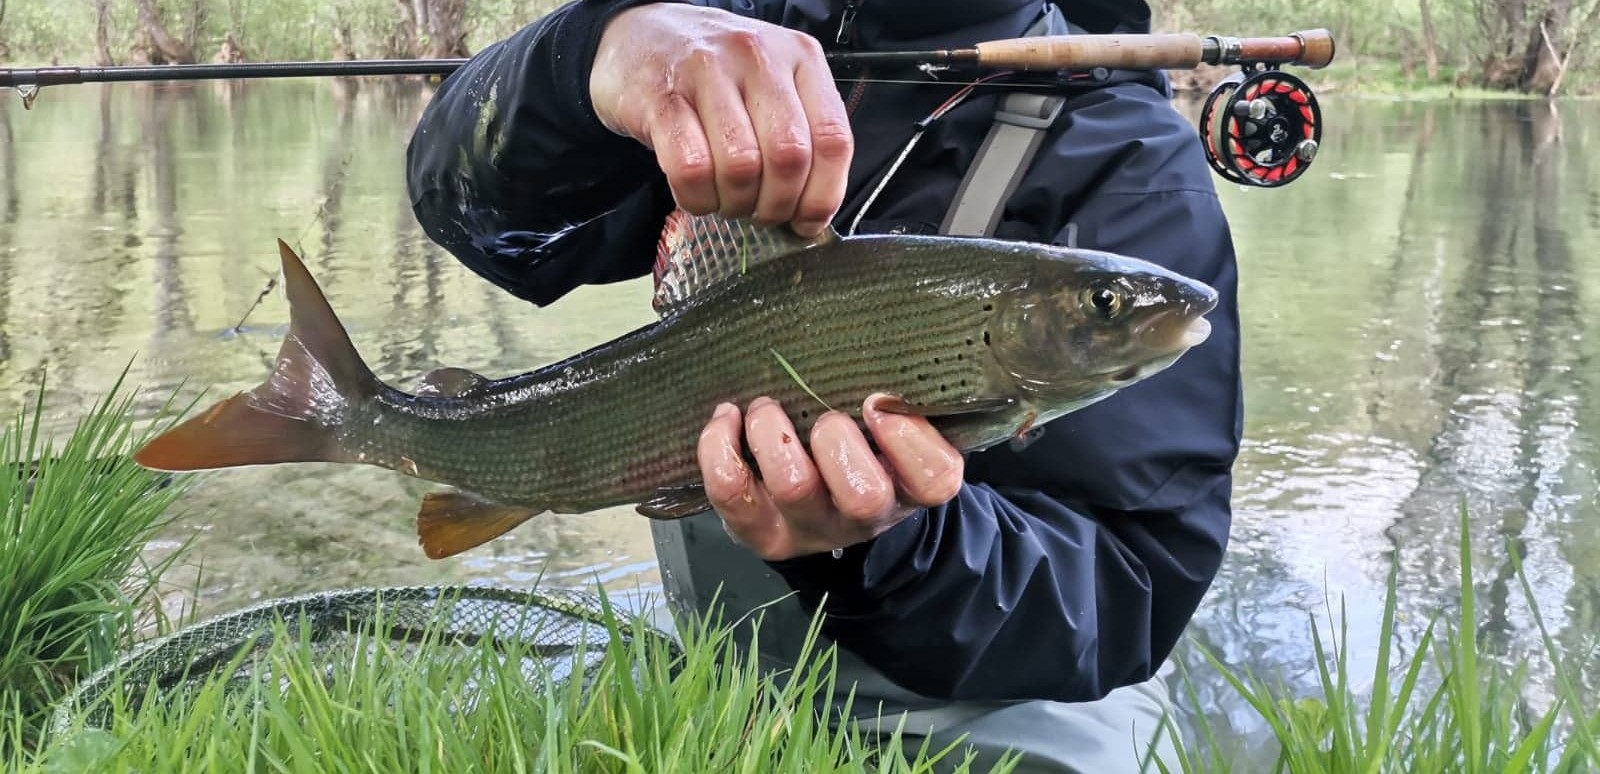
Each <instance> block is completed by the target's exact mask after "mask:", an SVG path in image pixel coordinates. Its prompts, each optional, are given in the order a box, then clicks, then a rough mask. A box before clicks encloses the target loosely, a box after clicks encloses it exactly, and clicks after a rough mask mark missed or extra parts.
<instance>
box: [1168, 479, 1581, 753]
mask: <svg viewBox="0 0 1600 774" xmlns="http://www.w3.org/2000/svg"><path fill="white" fill-rule="evenodd" d="M1460 523H1461V537H1460V541H1459V552H1458V556H1459V561H1460V567H1461V576H1460V577H1461V580H1460V594H1461V602H1460V610H1459V616H1458V621H1459V623H1451V622H1450V621H1449V619H1447V618H1435V620H1434V621H1433V622H1432V623H1430V624H1429V625H1428V627H1427V628H1426V629H1425V631H1424V632H1423V635H1422V637H1421V638H1420V639H1419V641H1418V642H1417V644H1416V648H1415V653H1414V654H1413V655H1412V656H1411V658H1410V659H1409V663H1405V664H1402V665H1398V666H1394V665H1392V659H1393V656H1394V652H1393V648H1394V645H1395V644H1396V638H1395V609H1396V601H1397V591H1396V589H1397V578H1398V573H1399V566H1400V563H1399V560H1398V557H1396V558H1395V559H1394V561H1393V563H1392V564H1391V569H1390V574H1389V583H1388V589H1389V591H1388V595H1387V599H1386V601H1385V605H1384V611H1383V624H1382V628H1381V636H1382V638H1383V639H1382V641H1381V642H1380V643H1379V650H1378V658H1377V663H1376V665H1375V667H1374V670H1373V674H1372V676H1371V681H1370V696H1369V698H1368V699H1367V701H1366V702H1365V704H1363V701H1362V700H1361V698H1360V697H1359V696H1358V695H1357V690H1356V686H1355V685H1354V684H1353V683H1352V680H1351V677H1350V674H1349V671H1348V669H1347V666H1348V662H1347V657H1348V649H1347V648H1345V647H1342V646H1341V641H1343V640H1344V639H1345V637H1344V631H1345V630H1344V628H1343V626H1342V625H1341V627H1340V632H1341V633H1340V636H1339V637H1337V638H1334V639H1333V641H1332V642H1331V643H1328V644H1325V643H1324V642H1323V637H1322V634H1321V632H1320V631H1319V630H1318V628H1317V626H1316V622H1315V621H1313V622H1312V626H1311V635H1312V638H1313V643H1314V646H1315V653H1316V662H1317V667H1318V670H1319V672H1318V675H1319V678H1320V682H1321V686H1322V695H1321V696H1320V697H1311V696H1305V697H1293V696H1291V695H1289V691H1288V690H1287V689H1286V688H1284V687H1283V685H1282V684H1280V683H1276V682H1273V681H1268V680H1264V679H1262V678H1259V677H1256V676H1255V675H1248V674H1247V675H1241V674H1239V673H1238V672H1236V671H1235V670H1233V669H1231V668H1230V667H1229V666H1228V665H1227V664H1225V663H1223V662H1222V661H1221V660H1219V659H1218V658H1217V657H1216V656H1214V655H1213V654H1211V653H1210V652H1209V651H1206V650H1205V649H1204V648H1200V650H1201V652H1202V654H1203V655H1204V656H1205V659H1206V662H1207V663H1208V664H1209V665H1210V666H1211V667H1212V668H1214V669H1216V670H1217V671H1218V672H1219V673H1220V674H1221V675H1222V676H1223V677H1224V679H1226V680H1227V682H1228V684H1229V685H1230V686H1232V688H1233V689H1234V690H1235V691H1236V692H1237V693H1238V694H1239V695H1240V696H1241V697H1243V698H1244V699H1245V701H1246V702H1247V703H1248V704H1249V705H1250V707H1251V708H1252V709H1254V710H1255V711H1256V712H1257V713H1259V714H1260V716H1261V717H1262V718H1264V719H1265V720H1266V722H1267V724H1268V726H1269V727H1270V728H1271V730H1272V733H1273V736H1274V737H1275V739H1276V741H1277V743H1278V746H1279V755H1278V767H1277V770H1278V771H1293V772H1318V773H1321V772H1329V773H1332V772H1350V773H1351V774H1357V773H1360V774H1379V772H1412V771H1459V772H1467V773H1468V774H1476V773H1477V772H1488V771H1495V772H1506V773H1507V774H1511V773H1513V772H1534V771H1537V772H1547V771H1548V772H1562V773H1563V774H1565V772H1574V771H1590V770H1593V768H1594V767H1595V766H1600V747H1597V746H1596V741H1595V734H1596V730H1597V729H1600V708H1586V707H1585V706H1584V703H1583V700H1582V697H1581V696H1580V695H1579V694H1578V692H1577V689H1576V687H1575V685H1576V684H1575V681H1574V680H1573V678H1572V676H1571V675H1569V674H1568V671H1567V670H1566V668H1565V667H1564V665H1563V662H1562V656H1561V654H1560V652H1559V651H1558V650H1557V649H1556V646H1555V642H1554V640H1552V639H1551V638H1550V636H1549V634H1548V632H1546V631H1545V628H1544V624H1543V621H1542V620H1540V619H1539V613H1538V605H1537V600H1536V599H1535V597H1534V595H1533V590H1532V588H1531V587H1529V586H1528V582H1527V579H1526V577H1525V576H1524V575H1523V574H1522V569H1521V565H1520V564H1518V565H1517V568H1516V569H1517V576H1518V578H1519V579H1521V581H1522V586H1523V591H1524V593H1525V594H1526V596H1527V602H1528V605H1529V608H1530V609H1531V610H1532V611H1533V614H1534V616H1535V618H1536V620H1539V629H1540V631H1541V632H1542V633H1544V645H1545V655H1546V656H1547V657H1548V658H1549V659H1550V662H1551V664H1552V665H1553V667H1554V669H1555V672H1556V678H1557V683H1558V686H1559V688H1560V691H1559V694H1558V696H1557V698H1556V700H1555V701H1554V702H1553V703H1552V705H1551V706H1550V707H1549V708H1548V709H1546V710H1544V711H1543V712H1536V711H1535V710H1533V709H1532V708H1531V707H1529V706H1527V704H1526V703H1525V702H1524V701H1523V699H1522V698H1521V690H1520V689H1521V686H1522V685H1523V682H1524V681H1523V679H1522V678H1523V674H1522V672H1523V671H1524V668H1525V665H1524V668H1519V669H1518V670H1516V671H1514V672H1509V673H1508V670H1505V669H1500V668H1496V667H1495V666H1494V663H1495V662H1492V661H1487V660H1484V659H1483V658H1482V652H1481V650H1480V643H1479V641H1478V634H1477V629H1478V625H1479V621H1478V619H1477V598H1476V593H1475V592H1474V589H1473V584H1472V551H1471V540H1470V533H1469V521H1468V519H1467V514H1466V509H1465V507H1464V506H1463V508H1462V512H1461V521H1460ZM1345 613H1346V611H1345V610H1344V608H1343V605H1341V606H1340V619H1341V620H1347V617H1346V615H1345ZM1436 631H1437V632H1440V634H1439V635H1438V636H1435V632H1436ZM1197 647H1198V646H1197ZM1330 650H1331V653H1330ZM1430 666H1431V667H1432V668H1433V671H1432V672H1431V674H1432V675H1433V677H1432V678H1431V680H1430V678H1429V675H1430V673H1429V672H1428V671H1427V670H1428V668H1429V667H1430ZM1396 677H1398V680H1396V679H1395V678H1396ZM1430 681H1431V682H1432V683H1433V684H1434V686H1433V687H1432V688H1431V689H1430V688H1428V687H1427V686H1426V685H1425V683H1428V682H1430ZM1185 684H1186V686H1187V687H1188V689H1189V690H1188V696H1189V699H1190V705H1191V709H1192V710H1193V711H1194V712H1195V714H1196V716H1197V717H1198V718H1199V721H1198V725H1199V726H1200V736H1201V738H1202V739H1203V740H1205V741H1206V742H1207V744H1205V745H1198V746H1197V745H1195V744H1194V742H1192V741H1191V742H1189V744H1188V745H1185V747H1186V749H1184V751H1183V752H1182V758H1183V760H1182V761H1181V767H1182V770H1183V771H1185V772H1193V771H1223V770H1227V769H1229V768H1230V765H1229V764H1230V762H1229V761H1227V760H1226V759H1225V758H1224V757H1223V756H1224V753H1222V752H1221V751H1220V748H1219V747H1218V746H1217V745H1216V743H1215V738H1216V737H1215V734H1214V732H1213V731H1212V729H1211V727H1210V724H1209V722H1208V721H1207V720H1205V717H1206V716H1205V714H1204V707H1202V706H1200V703H1199V698H1198V694H1197V693H1196V692H1195V691H1194V690H1193V685H1192V683H1189V682H1188V680H1187V679H1186V680H1185ZM1563 734H1564V735H1565V736H1566V737H1568V738H1566V739H1561V738H1559V737H1560V736H1561V735H1563ZM1174 738H1175V739H1176V738H1177V736H1176V734H1175V733H1174ZM1180 744H1181V742H1180ZM1196 747H1198V749H1196Z"/></svg>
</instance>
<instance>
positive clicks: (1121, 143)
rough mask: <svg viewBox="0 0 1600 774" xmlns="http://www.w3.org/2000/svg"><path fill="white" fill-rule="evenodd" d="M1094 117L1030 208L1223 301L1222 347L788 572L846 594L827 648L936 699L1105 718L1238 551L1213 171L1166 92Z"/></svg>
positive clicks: (1064, 147)
mask: <svg viewBox="0 0 1600 774" xmlns="http://www.w3.org/2000/svg"><path fill="white" fill-rule="evenodd" d="M1075 103H1076V104H1074V105H1073V106H1072V107H1071V117H1070V118H1068V119H1065V120H1064V122H1063V123H1065V124H1067V128H1066V129H1065V130H1064V131H1063V132H1062V133H1061V134H1059V135H1058V136H1057V137H1056V138H1055V140H1056V141H1055V142H1053V143H1052V144H1050V145H1049V146H1047V147H1046V149H1045V150H1044V151H1043V152H1042V153H1041V154H1040V157H1039V161H1038V162H1037V163H1038V164H1041V165H1051V166H1050V168H1049V169H1048V170H1039V169H1037V168H1036V170H1035V172H1036V174H1034V175H1030V177H1032V178H1035V179H1042V180H1043V181H1044V182H1042V183H1039V184H1036V185H1037V188H1033V189H1030V188H1029V187H1028V186H1029V185H1035V184H1029V183H1025V184H1024V187H1023V188H1022V189H1019V191H1018V194H1017V197H1018V198H1014V199H1013V200H1012V204H1013V207H1017V206H1022V207H1029V206H1035V205H1037V206H1046V207H1061V206H1063V205H1062V203H1061V202H1060V199H1061V197H1063V196H1064V195H1065V196H1068V197H1069V198H1070V199H1072V202H1071V203H1072V205H1074V212H1073V215H1072V223H1073V225H1072V226H1070V227H1068V228H1067V229H1065V230H1064V231H1063V233H1062V234H1060V235H1059V236H1058V238H1057V239H1056V241H1057V242H1058V243H1065V242H1067V241H1068V240H1069V239H1072V240H1073V241H1075V242H1076V244H1077V245H1078V246H1081V247H1093V248H1100V249H1105V250H1110V251H1114V252H1120V253H1124V254H1127V255H1133V256H1138V257H1142V258H1146V259H1149V260H1152V261H1155V262H1157V263H1161V264H1164V265H1166V266H1169V267H1171V268H1173V269H1175V270H1177V271H1180V272H1183V273H1185V274H1188V275H1190V276H1193V277H1195V278H1197V279H1200V280H1203V281H1206V282H1209V283H1211V284H1212V285H1213V287H1215V288H1217V290H1218V291H1219V294H1220V296H1221V301H1220V303H1219V306H1218V307H1217V309H1216V310H1215V311H1213V312H1212V313H1211V314H1210V315H1209V316H1208V319H1209V320H1210V321H1211V322H1212V324H1213V328H1212V331H1213V332H1212V334H1211V337H1210V339H1209V340H1208V341H1207V342H1206V343H1204V344H1202V345H1201V346H1199V347H1196V348H1195V349H1193V350H1191V351H1190V352H1189V353H1187V354H1186V355H1185V356H1184V357H1182V358H1180V359H1179V361H1178V363H1177V364H1175V365H1174V366H1172V367H1171V368H1169V369H1168V370H1167V371H1166V372H1164V373H1161V374H1157V375H1156V376H1154V377H1152V378H1151V379H1149V380H1147V381H1144V382H1142V383H1139V384H1136V385H1133V386H1132V387H1129V388H1127V389H1125V390H1123V391H1122V392H1120V393H1118V394H1116V395H1114V396H1112V397H1111V398H1108V399H1107V400H1105V401H1102V402H1101V403H1098V404H1095V405H1093V406H1090V407H1088V408H1086V409H1083V410H1081V411H1079V412H1077V413H1074V414H1069V415H1067V416H1065V417H1062V418H1060V419H1058V420H1056V421H1054V422H1052V423H1050V424H1049V425H1047V426H1046V427H1045V430H1044V433H1043V435H1042V436H1040V437H1039V438H1038V440H1036V441H1035V442H1034V443H1033V444H1032V445H1030V446H1027V447H1026V448H1024V449H1023V450H1021V451H1015V450H1013V449H1010V448H1008V447H1007V446H1006V445H1002V446H1000V447H996V448H995V449H991V450H988V451H985V452H983V453H980V454H974V455H971V457H970V458H969V460H968V464H967V481H968V483H967V484H966V485H965V486H964V487H963V488H962V490H961V492H960V494H959V496H958V497H957V498H956V499H955V500H953V501H952V502H950V503H949V504H947V505H945V506H942V507H939V508H935V509H929V510H926V511H922V512H918V513H917V514H916V515H914V516H913V517H912V518H910V519H908V520H906V521H905V522H902V523H901V524H899V525H897V526H896V527H894V528H892V529H891V530H890V531H888V532H887V533H885V534H883V535H881V536H879V537H878V538H877V539H876V540H874V541H871V542H869V543H865V544H862V545H859V546H855V547H852V548H851V549H848V550H846V551H845V552H844V555H843V556H842V557H841V558H839V559H834V558H833V557H832V556H831V555H829V554H820V555H815V556H807V557H800V558H797V559H794V560H791V561H787V562H778V563H773V566H774V568H775V569H777V571H778V572H779V573H780V574H782V575H783V576H784V577H785V579H786V580H787V581H788V582H789V584H790V586H791V587H792V588H794V589H795V590H796V591H797V592H798V594H799V597H800V599H801V601H802V602H804V603H806V604H807V606H808V607H811V608H812V609H815V606H816V605H817V604H818V602H819V600H820V598H821V597H822V595H823V594H824V593H826V594H827V595H828V596H827V603H826V604H827V608H828V613H827V615H826V617H825V618H824V623H823V626H824V629H823V630H824V633H826V634H827V635H828V636H829V637H831V638H832V639H834V640H835V641H836V642H838V643H839V644H840V645H842V646H844V647H846V648H849V649H851V650H852V651H854V652H855V653H857V654H858V655H859V656H860V657H861V658H863V659H865V660H867V661H868V662H869V663H871V664H873V665H874V666H875V667H877V668H878V669H879V670H881V671H883V672H884V674H886V675H887V676H889V677H890V678H891V679H893V680H895V681H896V682H897V683H899V684H901V685H902V686H904V687H906V688H908V689H910V690H913V691H916V692H918V693H921V694H923V695H926V696H930V697H935V698H945V699H973V700H1022V699H1050V700H1057V701H1086V700H1094V699H1098V698H1100V697H1103V696H1104V695H1105V694H1107V693H1108V692H1110V691H1111V690H1113V689H1115V688H1118V687H1120V686H1123V685H1128V684H1131V683H1135V682H1138V681H1141V680H1144V679H1147V678H1148V677H1150V676H1151V675H1153V674H1154V673H1155V671H1156V669H1157V668H1159V666H1160V665H1161V663H1162V662H1163V661H1164V660H1165V659H1166V657H1167V655H1168V654H1169V652H1170V651H1171V649H1172V648H1173V646H1174V645H1175V644H1176V642H1177V640H1178V638H1179V636H1180V635H1181V634H1182V632H1183V630H1184V628H1185V627H1186V625H1187V624H1188V621H1189V619H1190V617H1191V616H1192V615H1193V613H1194V611H1195V609H1196V608H1197V606H1198V605H1199V602H1200V600H1201V598H1202V596H1203V595H1204V594H1205V592H1206V590H1207V588H1208V587H1209V585H1210V583H1211V581H1212V579H1213V577H1214V575H1215V573H1216V571H1217V569H1218V567H1219V566H1220V564H1221V561H1222V557H1223V553H1224V549H1225V546H1226V543H1227V535H1228V529H1229V524H1230V519H1231V512H1230V505H1229V499H1230V490H1231V469H1232V463H1233V460H1234V458H1235V456H1236V454H1237V451H1238V447H1239V439H1240V434H1241V429H1242V427H1241V414H1242V398H1241V391H1240V379H1239V361H1238V353H1239V341H1238V335H1239V334H1238V319H1237V306H1236V300H1235V286H1236V283H1235V265H1234V253H1233V248H1232V242H1231V237H1230V233H1229V229H1228V225H1227V222H1226V220H1225V218H1224V214H1223V211H1222V208H1221V206H1220V203H1219V201H1218V199H1217V197H1216V195H1215V189H1214V188H1213V185H1212V182H1211V179H1210V171H1209V169H1208V167H1207V166H1206V163H1205V161H1204V159H1203V157H1202V156H1201V155H1200V148H1199V144H1198V142H1197V140H1196V136H1195V133H1194V130H1193V128H1192V127H1191V126H1190V125H1189V124H1188V123H1187V122H1185V121H1184V120H1183V118H1182V117H1181V116H1180V115H1178V114H1177V113H1176V111H1174V110H1173V109H1172V108H1171V107H1170V106H1169V104H1168V103H1167V102H1166V98H1165V96H1164V95H1163V94H1161V93H1160V92H1158V91H1157V90H1155V89H1152V88H1149V87H1147V86H1140V85H1125V86H1117V87H1108V88H1105V89H1101V90H1099V91H1097V92H1094V93H1092V94H1090V95H1086V96H1083V97H1079V98H1077V99H1076V100H1075ZM1058 170H1059V174H1057V171H1058ZM1041 171H1043V172H1045V174H1038V173H1039V172H1041ZM1069 178H1070V179H1076V180H1084V181H1090V182H1088V183H1086V184H1084V186H1083V188H1081V189H1079V190H1082V191H1083V192H1082V194H1081V198H1079V197H1078V196H1074V195H1072V194H1064V193H1063V192H1062V191H1061V190H1060V189H1059V188H1056V189H1055V190H1050V188H1051V186H1052V184H1051V182H1050V181H1051V180H1052V179H1053V180H1056V181H1058V182H1059V181H1062V180H1065V179H1069ZM1069 190H1071V189H1070V188H1069ZM1030 197H1037V198H1036V200H1035V201H1034V202H1031V203H1030ZM1069 235H1075V236H1069Z"/></svg>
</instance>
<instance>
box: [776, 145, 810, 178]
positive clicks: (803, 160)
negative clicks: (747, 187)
mask: <svg viewBox="0 0 1600 774" xmlns="http://www.w3.org/2000/svg"><path fill="white" fill-rule="evenodd" d="M768 155H769V156H770V157H771V158H770V159H769V160H768V163H770V164H771V165H772V169H773V171H775V172H778V173H780V174H784V175H796V174H799V173H801V172H804V171H806V170H808V169H810V168H811V144H810V143H808V142H806V141H805V140H802V139H800V138H798V137H793V136H790V137H782V138H779V139H778V140H777V141H776V142H774V143H773V144H772V152H771V153H770V154H768Z"/></svg>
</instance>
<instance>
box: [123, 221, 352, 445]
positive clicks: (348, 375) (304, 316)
mask: <svg viewBox="0 0 1600 774" xmlns="http://www.w3.org/2000/svg"><path fill="white" fill-rule="evenodd" d="M278 253H279V256H280V257H281V259H282V261H283V277H284V291H285V293H286V295H287V296H288V298H289V333H288V335H287V336H285V337H284V340H283V344H282V346H281V347H280V348H279V349H278V360H277V365H276V366H275V367H274V368H273V370H272V373H271V374H270V375H269V376H268V377H267V379H266V381H263V382H262V383H261V384H259V385H257V386H256V387H255V388H254V389H252V390H249V391H248V392H241V393H238V394H236V395H234V396H233V397H231V398H228V399H227V400H224V401H222V402H220V403H218V404H217V405H215V406H213V407H211V408H210V409H208V410H207V411H206V412H205V413H204V414H201V415H200V416H197V417H193V418H191V419H189V420H187V421H185V422H183V423H182V424H180V425H178V426H177V427H174V428H172V429H171V430H169V431H167V432H165V433H163V434H161V435H159V436H157V437H156V438H155V439H153V440H151V441H150V442H149V443H147V444H145V445H144V446H143V447H142V448H140V449H139V451H138V452H137V453H135V454H134V456H133V460H134V462H136V463H138V464H139V465H141V466H143V467H146V468H149V469H152V470H205V469H213V468H228V467H237V466H241V465H270V464H277V463H284V462H350V461H352V458H353V455H351V454H349V453H348V452H346V451H345V450H344V449H342V448H340V446H339V444H338V441H337V438H336V436H335V430H337V428H338V425H339V417H340V416H341V415H342V414H343V413H344V412H343V409H344V407H345V406H348V405H349V404H350V403H351V402H353V401H356V400H359V399H361V398H364V397H367V396H370V395H372V394H374V393H375V392H376V391H377V389H378V387H379V386H380V385H379V382H378V380H377V377H375V376H373V374H372V371H371V370H370V369H369V368H367V365H366V363H365V362H363V361H362V360H361V356H360V355H359V354H358V353H357V352H356V349H355V345H353V344H352V343H351V342H350V337H349V335H348V334H347V333H346V332H345V329H344V326H343V325H342V324H341V323H340V322H339V318H338V317H337V316H336V315H335V314H334V312H333V307H331V306H330V305H329V304H328V299H327V298H326V297H325V296H324V295H323V294H322V290H321V288H319V287H317V283H316V280H314V279H312V277H311V273H310V272H309V271H307V270H306V267H305V264H304V263H302V262H301V261H300V257H299V256H298V255H295V252H294V250H292V249H290V247H289V246H288V245H287V244H284V242H283V240H281V239H280V240H278Z"/></svg>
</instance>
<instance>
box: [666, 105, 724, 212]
mask: <svg viewBox="0 0 1600 774" xmlns="http://www.w3.org/2000/svg"><path fill="white" fill-rule="evenodd" d="M650 147H652V148H654V149H655V152H656V162H657V163H658V164H659V165H660V166H661V171H662V173H663V174H665V175H666V176H667V184H668V185H670V186H671V187H672V196H673V198H674V199H676V200H677V203H678V206H679V207H682V208H683V209H684V211H686V212H688V213H690V214H693V215H706V214H709V213H712V212H716V211H717V188H716V179H715V172H716V170H715V167H714V166H713V164H712V155H711V146H710V144H709V143H708V142H707V141H706V133H705V129H704V127H702V126H701V125H700V117H699V115H697V114H696V113H695V110H694V108H693V107H692V106H691V105H690V104H689V101H688V100H687V99H685V98H684V97H683V95H681V94H668V95H667V96H666V97H665V98H663V99H662V100H661V101H660V104H659V105H658V106H657V107H656V110H655V113H654V114H653V115H652V118H651V121H650Z"/></svg>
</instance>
